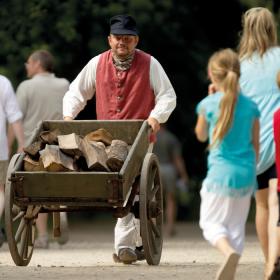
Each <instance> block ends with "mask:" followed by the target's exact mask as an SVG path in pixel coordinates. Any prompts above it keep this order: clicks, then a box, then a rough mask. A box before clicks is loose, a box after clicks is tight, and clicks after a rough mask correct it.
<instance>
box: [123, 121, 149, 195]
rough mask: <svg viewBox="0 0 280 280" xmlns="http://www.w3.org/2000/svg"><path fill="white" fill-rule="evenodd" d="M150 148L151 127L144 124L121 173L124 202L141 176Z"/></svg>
mask: <svg viewBox="0 0 280 280" xmlns="http://www.w3.org/2000/svg"><path fill="white" fill-rule="evenodd" d="M148 147H149V126H148V124H147V122H144V123H143V124H142V127H141V129H140V130H139V133H138V134H137V137H136V139H135V141H134V143H133V145H132V147H131V149H130V151H129V154H128V156H127V158H126V160H125V162H124V164H123V167H122V169H121V171H120V176H121V177H122V179H123V187H122V197H123V200H125V198H126V194H127V193H128V191H129V189H130V187H131V185H132V183H133V181H134V179H135V178H136V176H138V175H139V174H140V171H141V166H142V163H143V160H144V157H145V155H146V153H147V150H148Z"/></svg>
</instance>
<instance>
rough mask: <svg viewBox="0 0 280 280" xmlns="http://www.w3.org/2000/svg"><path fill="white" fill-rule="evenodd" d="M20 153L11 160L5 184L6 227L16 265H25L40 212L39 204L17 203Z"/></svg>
mask: <svg viewBox="0 0 280 280" xmlns="http://www.w3.org/2000/svg"><path fill="white" fill-rule="evenodd" d="M19 156H20V155H19V154H17V155H15V156H13V158H12V159H11V161H10V164H9V167H8V172H7V179H6V185H5V227H6V232H7V241H8V245H9V249H10V253H11V256H12V258H13V260H14V262H15V264H16V265H20V266H25V265H28V263H29V262H30V260H31V257H32V253H33V248H34V240H35V219H36V217H37V215H38V213H39V212H40V207H39V206H33V205H29V206H28V207H27V208H22V207H19V206H18V205H17V200H16V199H15V196H16V195H17V191H16V187H17V185H16V184H15V183H14V182H15V180H11V179H12V178H13V177H14V178H16V172H15V165H16V162H17V160H18V158H19Z"/></svg>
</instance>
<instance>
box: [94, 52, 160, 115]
mask: <svg viewBox="0 0 280 280" xmlns="http://www.w3.org/2000/svg"><path fill="white" fill-rule="evenodd" d="M150 61H151V56H150V55H148V54H146V53H144V52H143V51H138V50H137V51H135V55H134V59H133V62H132V65H131V67H130V69H129V70H127V71H119V70H118V71H117V69H116V68H115V66H114V65H113V61H112V53H111V51H110V50H109V51H106V52H104V53H102V54H101V56H100V59H99V62H98V65H97V70H96V114H97V119H98V120H118V119H147V118H148V116H149V115H150V112H151V111H152V109H153V108H154V106H155V95H154V92H153V90H152V89H151V86H150Z"/></svg>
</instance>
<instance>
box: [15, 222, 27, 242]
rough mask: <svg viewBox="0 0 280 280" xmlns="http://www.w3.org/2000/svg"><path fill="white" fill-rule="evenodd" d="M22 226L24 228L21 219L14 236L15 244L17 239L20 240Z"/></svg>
mask: <svg viewBox="0 0 280 280" xmlns="http://www.w3.org/2000/svg"><path fill="white" fill-rule="evenodd" d="M24 226H25V220H24V219H21V221H20V224H19V227H18V229H17V232H16V235H15V241H16V243H18V242H19V239H20V238H21V235H22V232H23V230H24Z"/></svg>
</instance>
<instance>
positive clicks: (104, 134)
mask: <svg viewBox="0 0 280 280" xmlns="http://www.w3.org/2000/svg"><path fill="white" fill-rule="evenodd" d="M84 139H85V140H88V141H96V142H103V143H104V144H105V145H106V146H108V145H111V143H112V140H113V136H112V135H111V133H110V132H108V131H107V130H106V129H104V128H99V129H97V130H95V131H93V132H90V133H88V134H87V135H86V136H85V137H84Z"/></svg>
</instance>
